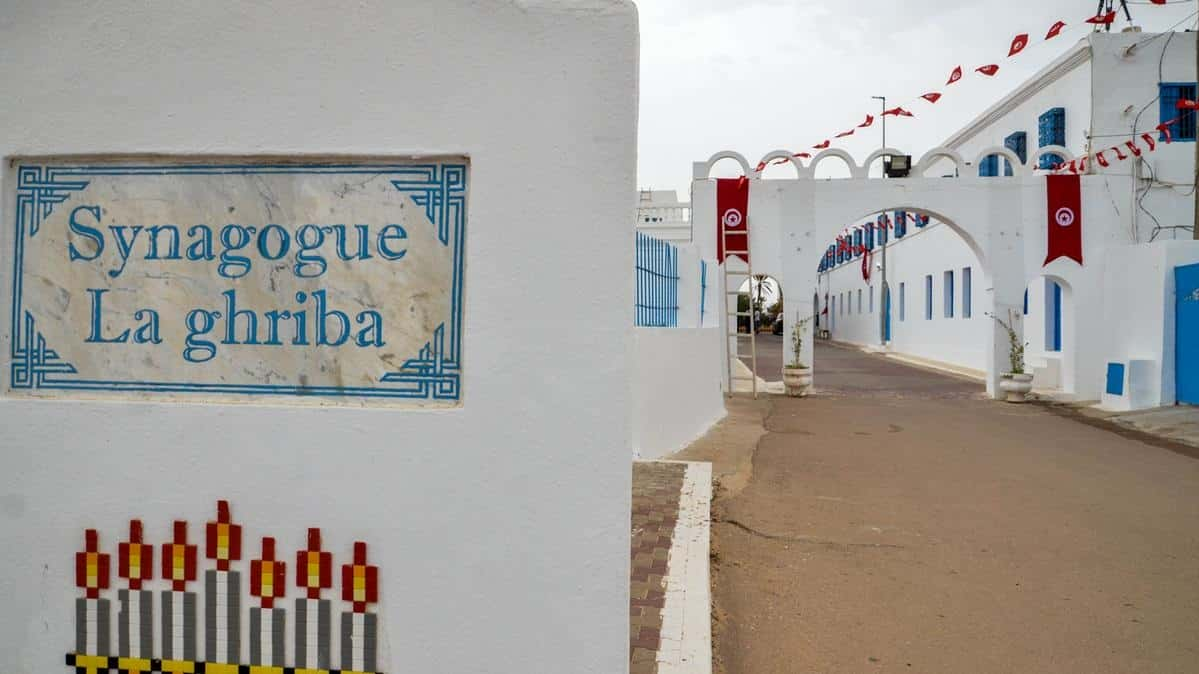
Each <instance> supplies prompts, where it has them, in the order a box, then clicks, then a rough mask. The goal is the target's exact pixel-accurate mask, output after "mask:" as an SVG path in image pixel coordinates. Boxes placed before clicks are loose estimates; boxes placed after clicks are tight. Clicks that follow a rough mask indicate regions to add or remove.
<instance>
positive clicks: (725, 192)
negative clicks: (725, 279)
mask: <svg viewBox="0 0 1199 674" xmlns="http://www.w3.org/2000/svg"><path fill="white" fill-rule="evenodd" d="M748 213H749V181H748V180H742V179H740V178H718V179H717V180H716V258H717V260H718V262H719V263H720V264H724V250H725V249H724V247H725V244H728V247H729V248H728V249H729V250H731V251H748V250H749V236H748V235H747V234H746V228H748V227H749V218H748V217H747V215H748ZM722 225H723V230H724V235H723V236H721V229H722ZM734 255H736V256H737V257H739V258H741V259H742V260H745V262H746V263H747V264H748V263H749V254H748V253H734Z"/></svg>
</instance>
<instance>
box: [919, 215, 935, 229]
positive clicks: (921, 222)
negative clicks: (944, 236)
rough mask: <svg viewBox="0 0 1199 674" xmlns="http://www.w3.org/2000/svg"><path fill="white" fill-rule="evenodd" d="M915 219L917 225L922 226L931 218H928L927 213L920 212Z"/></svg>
mask: <svg viewBox="0 0 1199 674" xmlns="http://www.w3.org/2000/svg"><path fill="white" fill-rule="evenodd" d="M915 219H916V226H917V227H924V226H925V225H927V224H928V222H929V220H931V219H932V218H930V217H929V216H927V215H924V214H920V215H917V216H916V218H915Z"/></svg>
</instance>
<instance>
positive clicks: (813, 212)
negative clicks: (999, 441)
mask: <svg viewBox="0 0 1199 674" xmlns="http://www.w3.org/2000/svg"><path fill="white" fill-rule="evenodd" d="M1044 150H1045V151H1055V152H1056V153H1057V154H1060V155H1062V156H1063V157H1066V158H1067V159H1069V158H1070V155H1069V153H1067V152H1066V151H1065V150H1064V149H1060V148H1044ZM1042 153H1043V152H1038V153H1035V154H1034V155H1033V157H1031V158H1030V161H1029V162H1028V163H1027V164H1025V165H1020V164H1019V163H1018V162H1014V163H1013V164H1014V165H1013V173H1014V174H1015V175H1013V176H1012V177H997V178H980V177H977V176H974V175H970V171H971V170H973V166H974V165H973V164H965V163H964V162H963V161H962V158H961V157H960V156H959V155H958V154H957V153H955V152H953V151H952V150H948V149H945V148H935V149H933V150H930V151H929V152H928V153H927V154H926V155H925V156H924V157H923V158H922V159H921V160H920V161H918V162H917V163H916V168H915V170H914V171H913V175H918V174H919V172H920V171H922V170H925V169H928V168H929V167H931V166H932V165H933V164H934V163H936V162H943V161H949V162H952V163H953V164H954V165H955V166H956V167H957V168H958V172H959V173H960V174H961V177H957V178H951V179H947V178H925V177H910V178H902V179H890V180H883V179H877V178H874V179H871V178H867V177H864V176H865V170H866V169H865V167H866V166H869V162H870V160H867V162H866V163H864V164H863V165H857V164H855V163H854V162H853V161H852V158H850V159H849V163H850V168H851V174H852V175H853V176H855V177H852V178H849V179H845V180H815V179H813V178H812V175H813V171H812V165H808V166H806V167H804V169H802V170H801V169H800V168H799V166H797V167H796V171H797V174H798V176H799V177H797V178H795V179H787V180H760V179H758V178H757V174H754V173H749V174H748V175H749V176H750V181H751V183H750V193H749V202H750V206H749V217H748V219H749V227H750V255H751V258H752V259H753V271H754V273H765V274H770V275H771V276H774V277H775V278H776V279H778V280H779V281H780V283H781V285H782V291H783V293H784V295H785V296H786V297H787V298H788V303H787V321H788V323H787V327H786V339H787V340H788V342H787V343H789V340H790V337H791V321H793V320H794V317H795V315H796V312H797V311H798V312H799V313H800V315H803V316H808V315H811V313H812V311H813V305H812V299H811V298H812V292H811V291H812V289H814V288H815V287H816V269H817V265H818V263H819V260H820V257H821V256H822V255H823V254H824V251H825V250H826V249H827V247H828V245H829V243H831V242H832V241H833V240H834V238H835V237H836V236H837V235H838V234H839V233H840V232H841V231H842V230H843V229H844V228H845V227H846V226H847V225H851V224H853V223H855V222H859V221H861V220H862V219H863V218H864V217H865V216H867V215H870V214H872V213H877V212H880V211H890V210H896V209H898V210H907V211H914V212H925V213H928V214H930V215H932V216H933V217H936V218H937V219H938V220H941V221H944V222H946V223H948V225H949V226H950V227H952V228H953V229H954V230H955V231H957V232H958V233H959V234H960V235H961V236H962V237H963V238H964V240H965V241H966V242H967V244H968V245H969V246H970V247H971V249H972V250H973V251H974V252H975V254H976V255H977V256H978V258H979V260H980V261H981V263H982V269H981V270H980V271H981V274H980V278H979V279H977V288H978V289H979V291H981V298H982V302H981V303H980V306H979V309H981V310H982V311H984V312H987V313H991V314H995V315H1000V316H1005V315H1007V312H1008V310H1011V311H1012V312H1013V313H1016V314H1017V315H1019V314H1021V313H1022V308H1023V299H1024V290H1025V288H1026V287H1027V285H1028V282H1029V281H1030V280H1031V279H1032V278H1036V277H1038V276H1044V275H1050V276H1053V277H1054V278H1057V279H1060V282H1061V283H1062V285H1063V289H1064V291H1065V289H1066V288H1067V287H1068V288H1069V291H1068V292H1069V293H1070V301H1069V305H1070V307H1071V311H1070V313H1071V319H1070V320H1071V321H1072V324H1069V323H1067V324H1064V325H1063V330H1064V334H1063V339H1064V340H1067V341H1066V344H1064V346H1066V345H1068V346H1069V347H1070V348H1069V352H1070V354H1071V362H1070V363H1069V364H1068V366H1065V365H1066V364H1063V365H1064V367H1063V378H1062V386H1063V389H1064V390H1066V391H1067V392H1069V393H1072V394H1074V395H1076V396H1077V397H1079V398H1083V399H1096V398H1098V395H1099V391H1100V387H1101V386H1102V382H1103V374H1102V371H1103V360H1104V358H1103V353H1102V348H1103V347H1102V344H1101V342H1100V340H1094V339H1092V340H1085V339H1083V338H1082V336H1083V335H1085V334H1095V333H1094V332H1092V331H1098V330H1102V329H1104V328H1103V326H1102V325H1101V316H1102V303H1101V290H1100V289H1101V288H1102V268H1101V264H1100V263H1101V260H1102V257H1103V255H1102V251H1103V249H1104V248H1106V247H1107V246H1110V245H1120V244H1126V243H1131V242H1132V239H1131V234H1130V233H1129V232H1127V231H1125V226H1124V225H1123V224H1122V222H1123V221H1122V219H1121V218H1120V214H1119V205H1118V203H1117V201H1116V199H1115V197H1114V196H1112V195H1115V194H1129V193H1130V185H1129V184H1128V179H1127V178H1120V177H1117V176H1083V178H1082V183H1083V203H1084V204H1085V206H1084V213H1083V218H1084V229H1083V251H1084V252H1083V254H1084V260H1085V261H1088V262H1089V264H1087V265H1083V266H1080V265H1078V264H1077V263H1075V262H1074V261H1072V260H1066V259H1059V260H1056V261H1054V262H1052V263H1050V264H1049V265H1044V261H1045V254H1046V253H1045V251H1046V237H1047V232H1046V227H1047V216H1046V206H1045V203H1046V201H1045V199H1046V196H1045V180H1044V179H1043V177H1042V176H1040V175H1036V174H1034V173H1033V169H1034V167H1035V162H1036V159H1037V157H1038V156H1039V154H1042ZM877 154H878V153H875V154H874V155H872V157H875V158H877ZM990 154H1000V155H1002V156H1004V157H1005V158H1007V159H1008V160H1009V161H1011V160H1012V159H1014V158H1015V157H1014V156H1011V155H1010V153H1008V152H1006V151H1005V148H988V149H987V150H985V151H984V152H983V154H982V155H981V156H987V155H990ZM730 156H731V157H734V158H736V159H738V160H739V161H740V162H742V164H743V165H744V166H746V167H748V166H749V162H748V161H745V160H744V158H742V157H741V156H740V155H737V154H736V153H721V154H720V155H717V156H714V157H713V158H712V159H710V160H708V161H706V162H697V163H696V164H695V165H694V178H695V180H694V182H693V184H692V207H693V212H692V214H693V219H694V223H696V224H695V226H694V227H693V229H694V232H695V240H696V243H697V244H699V246H700V248H701V250H703V251H705V254H708V253H707V252H706V251H711V253H710V254H711V255H712V256H715V250H716V228H715V222H716V214H715V211H716V186H715V181H713V180H709V179H708V178H707V176H708V172H709V170H710V168H711V164H712V163H714V161H715V160H716V159H719V158H721V157H730ZM776 156H781V155H776ZM822 156H842V154H841V153H837V152H828V151H826V152H825V153H822V155H818V156H817V157H816V159H815V160H814V161H815V162H819V161H820V159H821V158H822ZM842 158H845V157H842ZM794 163H795V164H799V162H798V161H795V162H794ZM1109 203H1110V204H1111V207H1110V208H1108V207H1107V206H1106V204H1109ZM702 223H712V224H711V226H710V227H709V226H704V225H703V224H702ZM722 319H723V320H726V321H727V317H722ZM1066 320H1067V319H1066V316H1065V315H1063V321H1066ZM1097 320H1098V321H1100V324H1097V323H1096V321H1097ZM813 329H814V327H813V326H810V325H809V327H808V330H809V335H808V338H807V339H805V340H804V355H803V359H804V361H805V362H808V363H811V362H812V351H811V350H812V343H813V342H812V330H813ZM1020 330H1021V331H1022V330H1023V325H1022V324H1021V327H1020ZM987 335H988V337H987V346H986V354H987V391H988V392H989V393H990V394H991V395H992V396H995V397H998V394H999V388H998V384H999V379H1000V375H1001V374H1002V372H1003V371H1005V370H1006V369H1007V359H1008V341H1007V335H1006V333H1005V332H1004V331H1003V330H1002V328H1000V327H999V326H998V325H997V324H996V325H993V326H992V330H990V331H988V333H987ZM1063 350H1064V351H1065V350H1066V349H1065V348H1064V349H1063ZM816 375H817V377H818V376H819V372H817V373H816Z"/></svg>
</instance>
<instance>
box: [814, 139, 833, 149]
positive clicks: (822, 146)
mask: <svg viewBox="0 0 1199 674" xmlns="http://www.w3.org/2000/svg"><path fill="white" fill-rule="evenodd" d="M832 144H833V143H832V141H828V140H826V141H824V142H823V143H821V144H819V145H813V146H812V149H813V150H827V149H828V146H829V145H832Z"/></svg>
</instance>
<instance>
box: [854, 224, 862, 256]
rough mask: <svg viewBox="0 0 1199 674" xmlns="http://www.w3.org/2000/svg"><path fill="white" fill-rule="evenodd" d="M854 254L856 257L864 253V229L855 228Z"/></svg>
mask: <svg viewBox="0 0 1199 674" xmlns="http://www.w3.org/2000/svg"><path fill="white" fill-rule="evenodd" d="M853 254H854V257H857V256H858V255H861V254H862V230H860V229H855V230H853Z"/></svg>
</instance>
